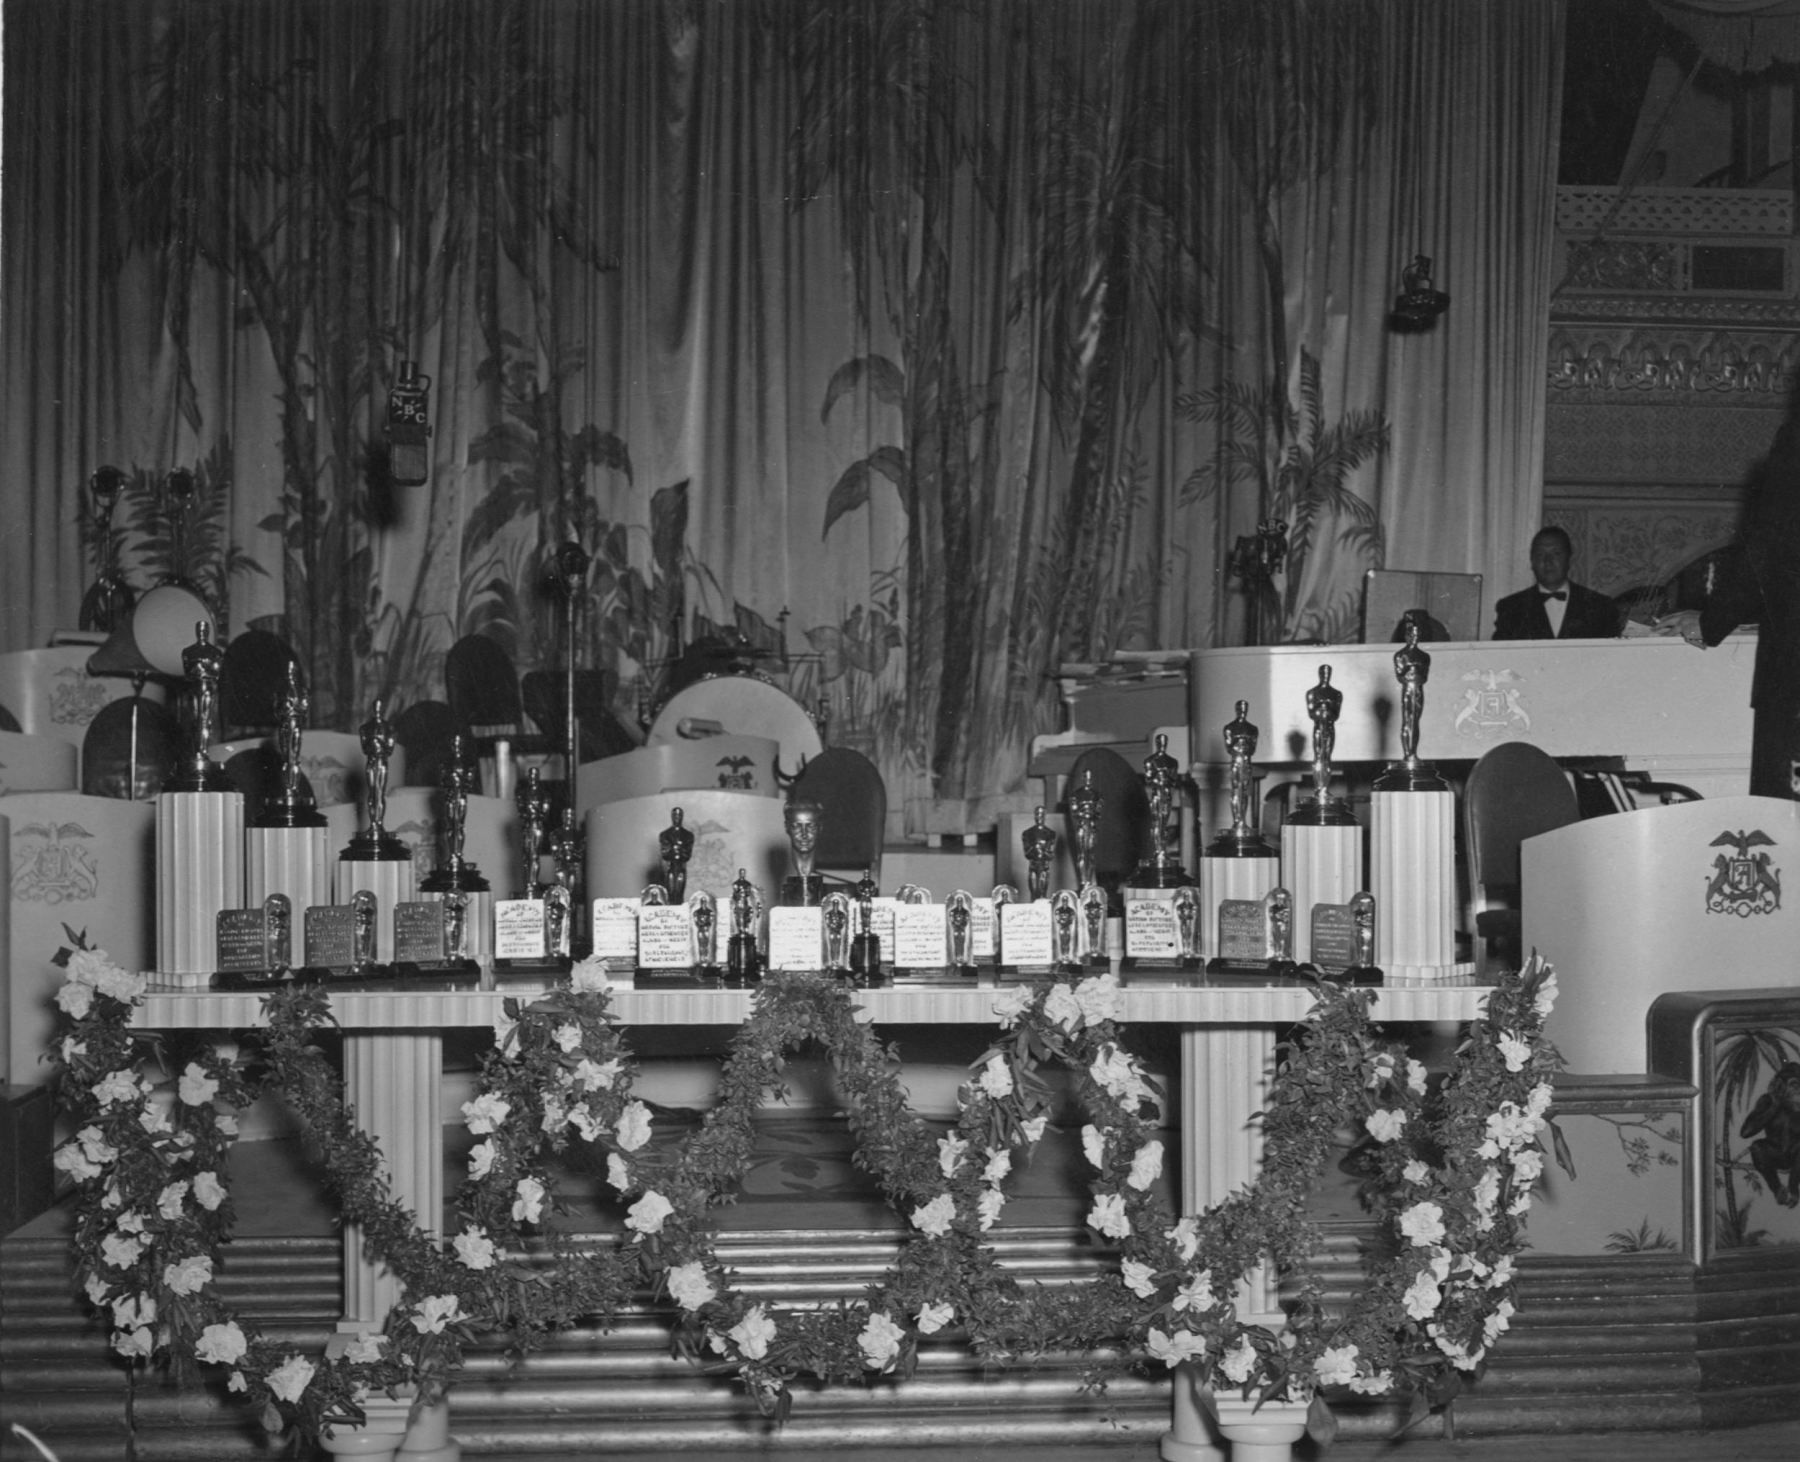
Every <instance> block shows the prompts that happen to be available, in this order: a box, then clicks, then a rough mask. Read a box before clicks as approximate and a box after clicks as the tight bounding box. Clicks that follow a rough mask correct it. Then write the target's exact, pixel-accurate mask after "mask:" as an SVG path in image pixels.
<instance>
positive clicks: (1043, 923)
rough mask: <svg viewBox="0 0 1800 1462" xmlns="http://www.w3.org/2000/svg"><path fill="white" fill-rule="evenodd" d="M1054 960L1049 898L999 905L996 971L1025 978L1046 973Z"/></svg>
mask: <svg viewBox="0 0 1800 1462" xmlns="http://www.w3.org/2000/svg"><path fill="white" fill-rule="evenodd" d="M1055 963H1056V945H1055V940H1054V938H1053V937H1052V925H1051V921H1050V901H1049V900H1048V899H1040V900H1038V901H1037V902H1036V903H1030V904H1002V905H1001V906H1000V973H1001V974H1003V975H1012V976H1019V977H1023V978H1026V979H1029V978H1031V977H1032V976H1033V975H1047V974H1049V973H1050V969H1051V967H1052V966H1053V965H1054V964H1055Z"/></svg>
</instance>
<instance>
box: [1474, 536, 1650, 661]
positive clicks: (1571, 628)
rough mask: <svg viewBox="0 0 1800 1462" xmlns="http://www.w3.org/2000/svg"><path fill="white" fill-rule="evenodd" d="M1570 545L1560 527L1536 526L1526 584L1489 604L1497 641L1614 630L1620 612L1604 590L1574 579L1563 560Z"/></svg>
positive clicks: (1583, 636) (1603, 636)
mask: <svg viewBox="0 0 1800 1462" xmlns="http://www.w3.org/2000/svg"><path fill="white" fill-rule="evenodd" d="M1574 556H1575V546H1574V544H1572V543H1571V542H1570V541H1569V535H1568V534H1567V533H1565V532H1564V531H1563V530H1562V529H1561V528H1556V527H1550V528H1540V529H1538V533H1537V537H1535V538H1533V539H1532V540H1531V573H1532V577H1533V578H1535V579H1536V580H1537V582H1536V583H1535V584H1533V585H1532V586H1531V587H1530V588H1529V589H1521V590H1520V591H1519V592H1518V593H1517V594H1508V595H1507V596H1506V597H1505V598H1504V599H1502V600H1501V601H1500V602H1499V603H1498V604H1496V605H1495V606H1494V638H1495V639H1497V640H1607V639H1612V638H1614V637H1615V636H1617V634H1618V633H1619V624H1620V621H1621V620H1622V619H1623V618H1624V616H1623V615H1622V614H1621V613H1620V611H1619V606H1618V605H1616V604H1614V603H1613V601H1612V600H1611V599H1609V598H1607V597H1606V595H1604V594H1600V593H1596V592H1595V591H1594V590H1592V589H1589V588H1585V587H1584V586H1582V585H1580V584H1577V583H1574V582H1572V581H1571V580H1570V578H1569V560H1570V559H1571V558H1573V557H1574Z"/></svg>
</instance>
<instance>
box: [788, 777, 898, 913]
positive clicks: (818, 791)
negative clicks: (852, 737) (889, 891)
mask: <svg viewBox="0 0 1800 1462" xmlns="http://www.w3.org/2000/svg"><path fill="white" fill-rule="evenodd" d="M789 795H790V796H791V797H810V798H812V800H813V801H815V802H817V803H818V804H819V806H820V808H821V809H822V810H823V813H824V816H823V818H822V820H821V826H820V828H819V841H818V844H817V846H816V848H815V850H814V852H813V860H814V863H815V864H816V866H817V867H819V868H840V869H850V868H854V869H858V870H860V869H863V868H867V869H869V870H870V871H871V873H872V874H873V875H874V877H875V880H876V882H877V883H879V882H880V881H881V845H882V842H883V840H884V839H885V837H886V832H887V783H885V782H884V781H882V779H881V773H880V772H879V771H878V770H877V769H876V767H875V763H874V762H872V761H870V760H869V759H868V757H866V756H864V755H863V754H862V753H861V752H860V751H856V750H853V749H852V748H850V747H848V746H832V747H828V748H826V750H824V751H821V752H820V753H819V754H818V755H817V756H815V757H813V758H812V759H811V760H809V761H808V762H807V763H806V765H805V766H804V767H802V768H801V769H800V774H799V775H798V776H796V777H795V778H794V784H793V787H792V789H791V791H790V793H789Z"/></svg>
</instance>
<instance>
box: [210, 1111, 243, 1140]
mask: <svg viewBox="0 0 1800 1462" xmlns="http://www.w3.org/2000/svg"><path fill="white" fill-rule="evenodd" d="M213 1126H215V1127H217V1128H218V1129H219V1131H221V1132H222V1133H224V1134H225V1135H226V1136H227V1137H236V1136H237V1135H238V1121H237V1118H236V1117H235V1116H233V1115H232V1114H231V1113H230V1112H214V1113H213Z"/></svg>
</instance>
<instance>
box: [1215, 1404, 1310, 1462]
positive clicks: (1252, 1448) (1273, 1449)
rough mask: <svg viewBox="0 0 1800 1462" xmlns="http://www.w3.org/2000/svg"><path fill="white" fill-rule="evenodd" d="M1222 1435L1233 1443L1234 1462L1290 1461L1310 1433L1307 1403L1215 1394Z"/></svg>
mask: <svg viewBox="0 0 1800 1462" xmlns="http://www.w3.org/2000/svg"><path fill="white" fill-rule="evenodd" d="M1213 1408H1214V1410H1215V1411H1216V1412H1217V1414H1218V1418H1219V1435H1220V1436H1221V1437H1223V1438H1224V1439H1225V1440H1226V1441H1227V1442H1229V1443H1230V1444H1231V1462H1290V1459H1291V1458H1292V1457H1293V1455H1294V1443H1295V1442H1297V1441H1299V1440H1300V1438H1302V1437H1303V1436H1305V1435H1306V1413H1307V1406H1306V1403H1305V1402H1292V1401H1265V1402H1264V1403H1263V1404H1262V1405H1261V1406H1258V1405H1257V1404H1256V1403H1255V1402H1254V1401H1246V1400H1244V1399H1243V1398H1242V1397H1241V1396H1215V1397H1214V1398H1213Z"/></svg>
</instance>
